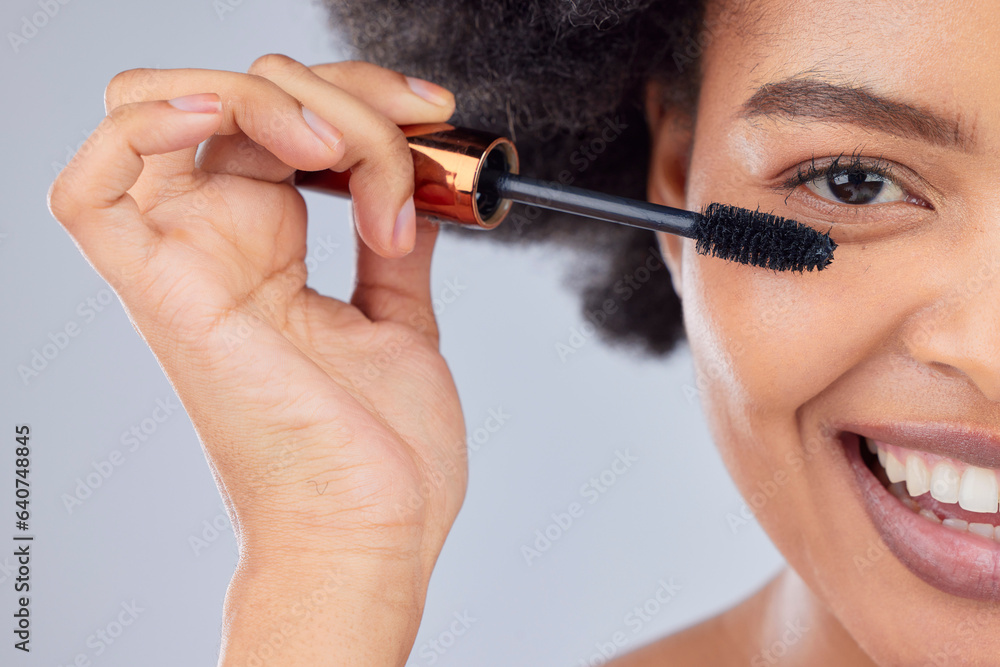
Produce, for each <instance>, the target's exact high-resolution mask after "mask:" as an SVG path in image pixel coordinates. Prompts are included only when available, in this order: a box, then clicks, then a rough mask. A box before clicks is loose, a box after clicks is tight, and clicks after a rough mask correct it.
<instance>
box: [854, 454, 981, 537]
mask: <svg viewBox="0 0 1000 667" xmlns="http://www.w3.org/2000/svg"><path fill="white" fill-rule="evenodd" d="M859 438H860V440H861V442H860V445H861V446H862V447H863V449H862V450H861V457H862V460H864V462H865V465H866V466H867V467H868V469H869V470H870V471H871V472H872V474H873V475H875V477H876V478H877V479H878V480H879V482H881V483H882V486H883V487H885V488H886V490H887V491H889V493H891V494H892V495H893V496H894V497H895V498H896V499H898V500H899V501H900V502H901V503H902V504H903V505H904V506H905V507H907V508H909V509H910V510H912V511H913V512H915V513H917V514H919V515H920V516H922V517H924V518H925V519H927V520H928V521H930V522H932V523H936V524H941V525H943V526H946V527H948V528H951V529H953V530H957V531H959V532H968V533H972V534H973V535H979V536H980V537H985V538H987V539H990V540H993V541H994V542H998V543H1000V513H998V512H997V509H998V504H1000V483H998V476H997V475H998V472H1000V471H997V470H994V469H992V468H981V467H979V466H973V465H969V464H967V463H964V462H962V461H959V460H957V459H951V458H948V457H944V456H939V455H937V454H929V453H927V452H921V451H917V450H913V449H906V448H904V447H900V446H898V445H891V444H888V443H884V442H880V441H878V440H872V439H868V438H865V437H864V436H859Z"/></svg>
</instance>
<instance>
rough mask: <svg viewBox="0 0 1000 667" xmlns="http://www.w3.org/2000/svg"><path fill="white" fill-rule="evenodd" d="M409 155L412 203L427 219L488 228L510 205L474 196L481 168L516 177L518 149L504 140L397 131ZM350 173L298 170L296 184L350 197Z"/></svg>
mask: <svg viewBox="0 0 1000 667" xmlns="http://www.w3.org/2000/svg"><path fill="white" fill-rule="evenodd" d="M399 129H401V130H402V131H403V134H404V135H405V136H406V139H407V142H408V143H409V144H410V151H411V152H412V154H413V172H414V182H413V185H414V188H413V203H414V204H415V206H416V209H417V212H418V213H420V214H423V215H425V216H427V217H429V218H431V219H435V220H439V221H444V222H452V223H458V224H462V225H468V226H471V227H478V228H481V229H493V228H494V227H496V226H497V225H499V224H500V223H501V222H503V220H504V218H506V217H507V214H508V213H509V212H510V207H511V201H510V200H509V199H501V198H500V197H498V196H496V195H494V194H492V193H484V192H479V191H478V190H477V188H478V185H479V177H480V174H482V172H483V171H484V170H485V169H490V170H496V171H502V172H509V173H512V174H516V173H518V157H517V149H516V148H515V147H514V144H513V143H511V141H510V140H509V139H507V138H506V137H503V136H500V135H496V134H491V133H489V132H482V131H480V130H472V129H469V128H464V127H455V126H454V125H449V124H447V123H433V124H423V125H404V126H402V127H400V128H399ZM350 178H351V173H350V172H349V171H344V172H337V171H333V170H330V169H325V170H323V171H297V172H296V173H295V185H297V186H299V187H303V188H308V189H310V190H317V191H320V192H329V193H331V194H338V195H345V196H350V188H349V182H350Z"/></svg>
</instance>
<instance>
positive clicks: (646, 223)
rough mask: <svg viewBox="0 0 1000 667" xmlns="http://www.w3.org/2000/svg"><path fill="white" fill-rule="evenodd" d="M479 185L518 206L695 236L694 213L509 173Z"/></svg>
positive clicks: (485, 177)
mask: <svg viewBox="0 0 1000 667" xmlns="http://www.w3.org/2000/svg"><path fill="white" fill-rule="evenodd" d="M479 186H480V188H481V189H487V190H493V191H495V192H496V193H497V194H498V195H499V196H500V197H501V198H503V199H510V200H512V201H517V202H521V203H522V204H533V205H535V206H540V207H542V208H547V209H551V210H555V211H562V212H564V213H573V214H575V215H582V216H585V217H588V218H595V219H597V220H606V221H608V222H617V223H619V224H625V225H628V226H630V227H640V228H642V229H649V230H652V231H654V232H668V233H670V234H677V235H679V236H686V237H688V238H697V237H698V235H697V233H696V225H697V223H698V221H699V219H700V218H701V217H702V216H701V214H699V213H696V212H694V211H684V210H681V209H677V208H670V207H668V206H661V205H659V204H653V203H651V202H645V201H639V200H635V199H627V198H625V197H618V196H616V195H608V194H603V193H598V192H592V191H590V190H584V189H582V188H575V187H572V186H568V185H562V184H556V183H549V182H546V181H540V180H537V179H534V178H529V177H527V176H521V175H520V174H512V173H510V172H497V171H484V172H483V173H482V174H481V175H480V181H479Z"/></svg>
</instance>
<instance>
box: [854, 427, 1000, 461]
mask: <svg viewBox="0 0 1000 667" xmlns="http://www.w3.org/2000/svg"><path fill="white" fill-rule="evenodd" d="M837 428H838V429H839V430H841V431H849V432H851V433H856V434H858V435H861V436H864V437H865V438H867V439H869V440H879V441H881V442H884V443H886V444H889V445H898V446H900V447H904V448H906V449H918V450H921V451H925V452H930V453H931V454H938V455H940V456H945V457H949V458H953V459H957V460H960V461H964V462H966V463H969V464H971V465H974V466H979V467H980V468H1000V433H997V432H995V431H991V430H990V429H988V428H986V427H983V426H977V425H972V424H959V423H945V422H899V421H896V422H888V421H887V422H866V423H842V424H838V425H837Z"/></svg>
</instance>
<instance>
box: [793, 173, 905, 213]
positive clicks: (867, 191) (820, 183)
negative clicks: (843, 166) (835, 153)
mask: <svg viewBox="0 0 1000 667" xmlns="http://www.w3.org/2000/svg"><path fill="white" fill-rule="evenodd" d="M804 185H805V186H806V187H807V188H808V189H809V190H811V191H812V192H814V193H816V194H817V195H818V196H820V197H823V198H824V199H828V200H830V201H833V202H836V203H838V204H852V205H862V204H886V203H889V202H896V201H905V200H906V192H905V191H904V190H903V188H901V187H900V186H899V185H897V184H896V183H894V182H893V181H890V180H889V179H888V178H886V177H885V176H881V175H879V174H875V173H872V172H870V171H864V170H863V169H855V170H851V171H831V172H828V173H827V174H824V175H822V176H819V177H817V178H814V179H812V180H810V181H806V182H805V183H804Z"/></svg>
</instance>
